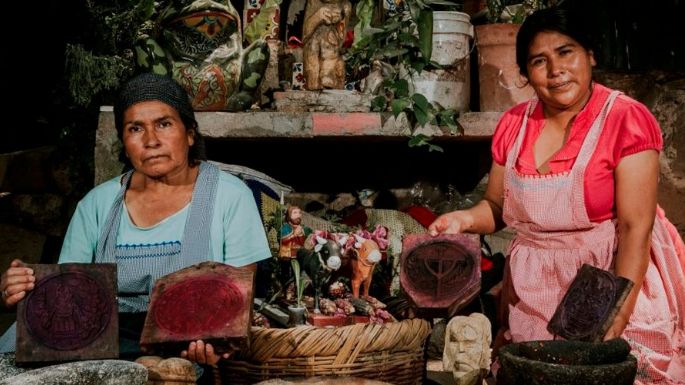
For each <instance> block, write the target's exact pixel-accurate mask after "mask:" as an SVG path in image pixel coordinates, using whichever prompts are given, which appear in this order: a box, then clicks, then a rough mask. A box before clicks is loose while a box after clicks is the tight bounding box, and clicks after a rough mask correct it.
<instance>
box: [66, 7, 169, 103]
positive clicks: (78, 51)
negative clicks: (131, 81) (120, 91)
mask: <svg viewBox="0 0 685 385" xmlns="http://www.w3.org/2000/svg"><path fill="white" fill-rule="evenodd" d="M155 4H156V3H155V1H154V0H118V1H108V2H95V1H87V2H86V7H87V14H88V19H89V20H86V21H85V22H84V26H85V27H84V30H87V31H84V35H87V36H88V38H87V39H84V41H83V42H82V43H81V44H67V47H66V51H65V57H66V59H65V61H66V62H65V75H66V76H65V78H66V81H67V86H68V89H69V94H70V96H71V97H72V99H73V100H74V102H75V103H76V104H77V105H80V106H88V105H90V104H91V103H92V102H99V100H95V98H96V96H98V95H100V94H101V93H102V92H103V91H114V90H115V89H116V88H118V87H119V84H120V82H121V81H123V80H124V79H126V78H128V77H129V76H130V75H131V74H132V73H133V67H134V66H133V54H132V51H131V49H132V47H133V46H134V41H135V40H136V39H137V38H138V34H139V33H140V26H141V25H143V24H144V22H145V20H148V19H150V18H151V17H153V16H154V14H155ZM103 20H104V22H103ZM147 32H150V31H147Z"/></svg>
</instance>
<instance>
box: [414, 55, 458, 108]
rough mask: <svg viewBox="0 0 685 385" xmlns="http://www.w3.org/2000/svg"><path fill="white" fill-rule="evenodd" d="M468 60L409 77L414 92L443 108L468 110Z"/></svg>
mask: <svg viewBox="0 0 685 385" xmlns="http://www.w3.org/2000/svg"><path fill="white" fill-rule="evenodd" d="M469 78H470V63H469V60H464V61H461V62H460V63H459V64H457V65H456V66H453V67H451V68H444V69H440V70H438V69H435V70H431V71H422V72H421V74H419V75H416V74H415V75H413V76H412V78H411V81H412V84H413V87H414V92H417V93H420V94H422V95H423V96H425V97H426V99H428V101H429V102H431V103H433V102H437V103H439V104H440V105H441V106H443V107H445V108H452V109H454V110H455V111H457V112H465V111H468V110H469V101H470V95H471V81H470V79H469Z"/></svg>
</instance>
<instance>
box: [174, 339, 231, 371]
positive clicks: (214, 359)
mask: <svg viewBox="0 0 685 385" xmlns="http://www.w3.org/2000/svg"><path fill="white" fill-rule="evenodd" d="M230 356H231V353H224V354H221V355H219V354H216V353H215V352H214V347H213V346H212V345H211V344H206V343H204V342H203V341H202V340H197V341H195V342H191V343H190V345H188V350H184V351H182V352H181V357H182V358H185V359H187V360H189V361H192V362H197V363H198V364H201V365H212V366H214V365H216V364H217V363H218V362H219V360H220V359H222V358H224V359H227V358H228V357H230Z"/></svg>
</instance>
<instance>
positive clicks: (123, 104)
mask: <svg viewBox="0 0 685 385" xmlns="http://www.w3.org/2000/svg"><path fill="white" fill-rule="evenodd" d="M148 100H158V101H160V102H162V103H165V104H168V105H169V106H171V107H173V108H174V109H175V110H176V111H178V114H179V115H180V116H181V118H182V119H183V120H184V121H185V122H187V121H191V122H193V123H194V124H195V126H197V121H196V120H195V112H194V111H193V106H192V105H191V104H190V100H189V99H188V94H187V93H186V91H185V90H184V89H183V87H181V85H180V84H178V83H176V81H174V80H173V79H171V78H170V77H168V76H162V75H157V74H153V73H144V74H140V75H138V76H136V77H134V78H133V79H131V80H129V81H128V82H127V83H126V84H124V87H123V88H122V89H121V91H120V93H119V97H118V98H117V101H116V103H115V104H114V126H115V127H116V128H117V133H118V134H119V136H120V137H121V133H122V130H123V124H124V122H123V119H124V111H126V109H127V108H129V107H130V106H132V105H134V104H136V103H139V102H144V101H148ZM186 128H191V127H186ZM192 128H195V127H192Z"/></svg>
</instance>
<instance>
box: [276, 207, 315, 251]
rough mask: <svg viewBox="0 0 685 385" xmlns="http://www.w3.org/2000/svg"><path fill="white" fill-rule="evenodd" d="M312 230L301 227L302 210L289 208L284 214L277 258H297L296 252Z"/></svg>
mask: <svg viewBox="0 0 685 385" xmlns="http://www.w3.org/2000/svg"><path fill="white" fill-rule="evenodd" d="M311 233H312V229H310V228H309V227H306V226H304V225H302V210H301V209H300V208H299V207H297V206H290V207H288V210H286V212H285V222H284V223H283V226H281V242H280V247H279V249H278V257H279V258H280V259H282V260H290V259H293V258H296V257H297V250H299V249H300V248H301V247H302V246H303V245H304V241H305V240H306V239H307V236H309V234H311Z"/></svg>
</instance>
